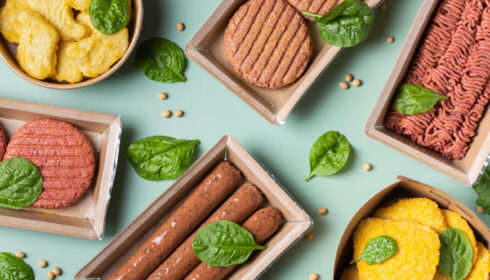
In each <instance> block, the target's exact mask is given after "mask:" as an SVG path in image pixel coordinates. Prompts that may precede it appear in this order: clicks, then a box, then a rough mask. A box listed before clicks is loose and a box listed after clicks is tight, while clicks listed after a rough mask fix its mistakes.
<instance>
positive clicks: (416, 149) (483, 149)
mask: <svg viewBox="0 0 490 280" xmlns="http://www.w3.org/2000/svg"><path fill="white" fill-rule="evenodd" d="M439 2H440V1H438V0H425V1H424V2H423V4H422V7H421V8H420V10H419V12H418V14H417V17H416V18H415V20H414V22H413V25H412V27H411V29H410V32H409V33H408V36H407V39H406V40H405V43H404V44H403V47H402V49H401V51H400V54H399V55H398V58H397V60H396V62H395V66H394V68H393V70H392V72H391V74H390V76H389V78H388V80H387V81H386V84H385V86H384V88H383V90H382V91H381V94H380V96H379V98H378V100H377V101H376V105H375V107H374V109H373V111H372V112H371V114H370V116H369V118H368V120H367V122H366V125H365V127H364V132H365V133H366V135H368V136H369V137H371V138H373V139H376V140H378V141H380V142H381V143H383V144H386V145H388V146H390V147H392V148H393V149H395V150H398V151H400V152H402V153H404V154H406V155H408V156H410V157H412V158H414V159H416V160H418V161H420V162H422V163H424V164H425V165H428V166H429V167H431V168H433V169H435V170H437V171H439V172H441V173H444V174H446V175H448V176H449V177H451V178H453V179H455V180H456V181H458V182H460V183H462V184H465V185H471V184H474V183H475V182H476V180H477V179H478V176H479V174H480V171H481V169H482V167H483V165H484V163H485V161H486V160H487V156H488V155H489V154H490V113H489V110H488V108H487V110H486V112H485V115H484V117H483V118H482V119H481V120H480V126H479V128H478V130H477V135H476V136H475V137H473V139H472V142H471V144H470V148H469V149H468V153H467V154H466V156H465V157H464V158H463V159H462V160H452V161H451V160H448V159H446V158H443V157H442V155H440V154H438V153H436V152H433V151H430V150H429V149H426V148H424V147H422V146H419V145H417V144H415V143H413V142H412V141H410V139H408V138H407V137H404V136H402V135H399V134H397V133H395V132H393V131H391V130H389V129H387V128H385V127H384V126H383V125H384V122H385V118H386V114H387V112H388V110H389V109H390V106H391V102H392V99H393V96H394V94H395V93H396V90H397V89H398V86H399V85H400V84H401V83H402V81H403V79H404V77H405V73H406V72H407V70H408V67H409V66H410V63H411V61H412V58H413V56H414V54H415V51H416V50H417V47H418V42H419V41H420V39H421V38H422V37H423V35H424V33H425V29H426V26H427V24H428V23H429V22H430V20H431V18H432V13H433V12H434V10H435V9H436V7H437V5H438V3H439Z"/></svg>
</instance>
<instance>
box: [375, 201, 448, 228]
mask: <svg viewBox="0 0 490 280" xmlns="http://www.w3.org/2000/svg"><path fill="white" fill-rule="evenodd" d="M373 216H374V217H377V218H383V219H394V220H412V221H416V222H419V223H421V224H423V225H428V226H430V227H431V228H433V229H434V230H436V231H437V232H438V233H441V232H442V231H443V230H444V229H445V228H447V225H446V221H445V220H444V215H443V214H442V211H441V209H439V207H438V206H437V203H435V202H434V201H432V200H430V199H427V198H403V199H400V200H399V201H398V202H395V203H393V204H392V205H389V206H388V207H384V208H380V209H378V210H377V211H376V212H375V213H374V215H373Z"/></svg>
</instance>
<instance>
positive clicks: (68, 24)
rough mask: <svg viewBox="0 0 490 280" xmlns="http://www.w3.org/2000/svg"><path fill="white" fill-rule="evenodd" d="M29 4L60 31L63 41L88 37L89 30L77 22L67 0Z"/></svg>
mask: <svg viewBox="0 0 490 280" xmlns="http://www.w3.org/2000/svg"><path fill="white" fill-rule="evenodd" d="M27 4H28V6H29V7H30V8H31V9H32V10H34V11H36V12H38V13H40V14H41V15H42V16H43V17H45V18H46V19H47V20H48V21H49V22H50V23H51V24H53V25H54V26H55V27H56V29H58V31H59V33H60V37H61V39H62V40H63V41H71V40H75V41H78V40H81V39H83V38H85V37H86V36H87V35H88V32H89V31H88V29H87V28H86V27H85V26H84V25H83V24H80V23H79V22H77V21H75V18H74V17H73V11H72V9H71V7H70V6H69V5H68V4H67V3H66V2H65V0H30V1H27Z"/></svg>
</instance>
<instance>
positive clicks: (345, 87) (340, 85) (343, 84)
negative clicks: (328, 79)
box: [339, 82, 349, 89]
mask: <svg viewBox="0 0 490 280" xmlns="http://www.w3.org/2000/svg"><path fill="white" fill-rule="evenodd" d="M339 87H340V88H341V89H348V88H349V84H348V83H346V82H340V83H339Z"/></svg>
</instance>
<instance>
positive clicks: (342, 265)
mask: <svg viewBox="0 0 490 280" xmlns="http://www.w3.org/2000/svg"><path fill="white" fill-rule="evenodd" d="M398 179H399V180H400V181H398V182H396V183H394V184H392V185H390V186H388V187H387V188H385V189H383V190H382V191H380V192H378V193H377V194H376V195H374V196H373V197H372V198H371V199H370V200H369V201H368V202H366V203H365V204H364V205H363V206H362V207H361V209H359V211H357V213H356V214H355V215H354V217H352V220H351V221H350V222H349V224H348V225H347V227H346V229H345V231H344V234H343V235H342V238H341V239H340V243H339V246H338V248H337V255H336V257H335V266H334V270H333V279H334V280H338V279H340V276H341V275H342V272H343V271H344V269H346V268H347V267H348V266H349V261H350V260H352V255H353V252H354V249H353V247H352V235H353V233H354V230H355V229H356V226H357V224H359V222H360V221H361V220H363V219H365V218H367V217H369V216H371V214H372V213H373V212H374V211H375V210H376V209H378V208H380V207H382V206H384V205H385V204H386V203H390V202H392V201H394V200H396V199H398V198H405V197H407V198H412V197H425V198H430V199H432V200H434V201H435V202H437V204H438V205H439V207H440V208H444V209H449V210H451V211H454V212H456V213H458V214H460V215H461V216H462V217H463V218H464V219H465V220H466V221H467V222H468V224H469V225H470V226H471V228H472V229H473V232H474V233H475V237H476V239H477V240H478V241H480V242H482V243H483V244H485V245H486V246H487V247H490V230H489V229H488V227H487V226H486V225H485V223H484V222H483V221H482V220H480V218H478V216H477V215H476V214H475V213H473V212H472V211H471V210H470V209H468V207H466V206H465V205H464V204H463V203H461V202H459V201H458V200H456V199H455V198H454V197H452V196H450V195H448V194H447V193H445V192H443V191H441V190H439V189H436V188H434V187H431V186H429V185H425V184H423V183H420V182H417V181H415V180H412V179H409V178H406V177H403V176H399V177H398Z"/></svg>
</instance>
